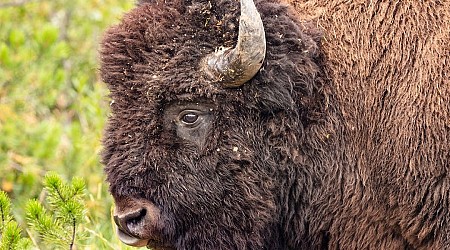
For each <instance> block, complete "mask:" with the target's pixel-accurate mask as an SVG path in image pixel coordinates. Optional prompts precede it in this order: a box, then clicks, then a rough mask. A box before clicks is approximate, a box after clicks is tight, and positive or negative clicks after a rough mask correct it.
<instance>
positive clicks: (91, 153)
mask: <svg viewBox="0 0 450 250" xmlns="http://www.w3.org/2000/svg"><path fill="white" fill-rule="evenodd" d="M8 1H11V2H19V1H18V0H2V3H3V2H8ZM22 2H25V3H23V4H20V5H17V6H9V7H5V5H4V4H0V24H1V25H0V173H2V174H1V175H0V188H1V190H4V191H6V192H7V193H8V195H9V197H11V199H12V203H13V210H12V211H13V213H14V217H15V218H16V220H17V221H18V222H19V224H20V225H21V227H22V228H24V229H25V230H24V231H28V229H26V225H25V224H26V223H25V211H24V208H25V204H26V202H27V201H28V199H30V198H36V199H40V200H42V196H43V193H42V179H43V177H44V175H45V173H46V172H48V171H55V172H57V173H58V174H60V175H61V176H63V177H64V178H65V179H71V178H72V177H74V176H79V177H81V178H83V179H84V180H85V182H86V188H87V201H86V204H87V211H88V212H87V214H86V219H87V223H86V224H85V225H83V226H84V227H85V228H84V229H85V230H86V231H87V232H88V233H89V235H90V236H89V237H88V239H87V240H86V241H85V242H84V243H83V246H78V249H128V248H127V247H125V246H124V245H123V244H122V243H120V242H119V240H118V239H117V237H116V236H115V233H114V230H113V227H112V224H113V223H112V221H111V216H110V214H111V207H112V199H111V197H110V196H109V194H108V192H107V185H106V183H105V181H104V174H103V170H102V166H101V165H100V163H99V152H100V151H101V136H102V132H103V127H104V125H105V121H106V117H107V115H108V107H109V105H108V100H107V94H108V92H107V90H106V88H105V86H104V85H103V84H102V83H101V82H100V80H99V77H98V72H97V68H98V59H97V57H98V53H97V51H98V46H99V41H100V39H101V35H102V33H103V31H104V30H105V29H106V28H107V27H108V26H110V25H112V24H114V23H117V22H118V21H119V20H120V17H121V16H122V15H123V13H124V11H126V10H129V9H130V8H131V7H132V4H133V2H134V1H132V0H71V1H67V0H34V1H33V0H31V1H22ZM42 247H43V246H40V248H42ZM43 249H45V248H43ZM130 249H131V248H130Z"/></svg>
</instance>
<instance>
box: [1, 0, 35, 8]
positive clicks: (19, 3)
mask: <svg viewBox="0 0 450 250" xmlns="http://www.w3.org/2000/svg"><path fill="white" fill-rule="evenodd" d="M31 1H34V0H18V1H14V2H6V3H0V8H8V7H18V6H22V5H25V4H27V3H29V2H31Z"/></svg>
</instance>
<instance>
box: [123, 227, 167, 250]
mask: <svg viewBox="0 0 450 250" xmlns="http://www.w3.org/2000/svg"><path fill="white" fill-rule="evenodd" d="M117 235H118V236H119V239H120V241H122V242H123V243H125V244H127V245H130V246H134V247H144V246H147V248H150V249H153V250H175V247H173V246H172V245H170V244H167V243H164V242H163V241H162V240H161V239H140V238H137V237H135V236H133V235H130V234H129V233H127V232H124V231H122V230H120V229H119V228H117Z"/></svg>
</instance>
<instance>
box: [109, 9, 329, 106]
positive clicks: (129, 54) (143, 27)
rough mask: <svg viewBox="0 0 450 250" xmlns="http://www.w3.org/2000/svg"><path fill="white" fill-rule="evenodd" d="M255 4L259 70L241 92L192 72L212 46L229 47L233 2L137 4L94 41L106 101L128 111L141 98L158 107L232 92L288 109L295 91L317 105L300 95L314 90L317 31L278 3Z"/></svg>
mask: <svg viewBox="0 0 450 250" xmlns="http://www.w3.org/2000/svg"><path fill="white" fill-rule="evenodd" d="M255 3H256V5H257V8H258V10H259V12H260V14H261V17H262V19H263V23H264V28H265V32H266V40H267V52H266V60H265V62H264V65H263V67H262V69H261V70H260V72H259V73H258V74H257V75H256V76H255V77H254V78H253V79H252V80H251V81H250V82H251V84H244V86H243V87H242V90H243V91H242V93H244V94H239V93H241V92H236V91H234V92H233V91H230V90H227V91H226V92H225V90H223V89H222V88H221V87H220V86H218V84H216V83H214V82H211V81H208V79H205V78H204V76H203V73H202V72H201V69H200V68H199V63H200V61H201V60H202V58H203V57H205V56H206V55H208V54H210V53H212V52H214V50H216V49H217V48H219V47H234V46H235V44H236V42H237V36H238V31H239V27H238V26H239V14H240V13H239V12H240V6H239V1H235V0H217V1H207V0H194V1H183V0H178V1H168V2H164V1H151V2H150V1H149V2H146V1H141V2H140V4H139V5H138V6H137V7H136V8H135V9H133V10H132V11H131V12H129V13H128V14H127V15H126V16H125V17H124V18H123V20H122V22H121V23H120V24H119V25H117V26H114V27H112V28H110V29H109V30H108V31H107V33H106V34H105V37H104V39H103V42H102V50H101V70H100V71H101V75H102V78H103V80H104V81H105V82H106V83H107V85H108V87H109V89H110V91H111V96H112V98H113V99H114V100H116V101H117V100H119V99H122V100H123V101H124V103H126V104H125V105H128V106H129V104H130V102H132V101H133V99H139V98H142V97H143V96H145V98H146V99H147V100H151V102H153V103H161V101H162V100H164V101H165V102H168V101H171V100H180V99H181V100H182V99H183V98H184V99H186V100H188V101H192V100H195V99H201V98H204V97H206V98H211V97H214V96H216V95H217V94H218V93H226V95H227V96H229V97H230V98H231V97H232V96H233V95H236V94H237V95H238V96H237V97H236V96H233V98H234V99H233V100H234V101H239V100H238V99H242V101H243V102H244V101H245V102H246V103H252V104H255V105H261V106H268V107H269V109H273V108H274V107H275V108H276V109H279V108H282V109H286V108H289V109H290V108H291V107H293V104H294V102H296V100H295V99H297V100H299V98H298V97H295V96H293V95H295V94H296V93H294V92H293V90H294V88H296V89H297V90H300V91H296V92H299V93H301V94H303V95H304V98H303V99H302V101H303V102H304V103H305V104H306V101H307V100H313V99H317V98H315V97H312V98H308V95H311V94H312V93H313V91H312V90H313V88H316V87H317V86H316V85H317V84H316V83H314V82H316V78H317V76H318V72H319V71H320V69H319V66H318V65H317V63H316V62H315V61H316V59H317V56H318V47H317V40H314V39H320V38H319V37H320V35H319V33H320V32H317V30H314V31H313V29H308V28H306V27H305V26H304V25H301V24H299V23H297V21H296V20H298V19H297V18H296V17H293V14H292V13H291V12H289V10H288V7H287V6H286V5H284V4H281V3H278V2H276V1H274V2H269V3H268V2H260V1H255ZM304 31H308V32H307V33H309V34H306V35H305V34H304ZM310 31H313V32H310ZM294 85H295V86H294ZM318 87H319V88H320V86H318ZM186 94H187V95H186ZM243 99H245V100H243ZM124 108H125V107H124ZM113 112H114V110H113Z"/></svg>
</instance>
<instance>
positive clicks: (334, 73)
mask: <svg viewBox="0 0 450 250" xmlns="http://www.w3.org/2000/svg"><path fill="white" fill-rule="evenodd" d="M449 44H450V1H407V0H399V1H380V0H373V1H344V0H304V1H302V0H290V2H281V1H280V0H270V1H269V0H255V2H252V0H241V1H240V2H238V1H236V0H166V1H163V0H141V1H139V2H138V4H137V6H136V7H135V8H134V9H133V10H131V11H130V12H129V13H127V14H126V15H125V16H124V18H123V19H122V21H121V23H120V24H118V25H116V26H113V27H111V28H110V29H109V30H108V31H107V32H106V33H105V35H104V38H103V41H102V43H101V51H100V59H101V66H100V73H101V77H102V79H103V81H104V82H105V83H106V84H107V86H108V89H109V90H110V98H111V105H110V106H111V108H110V109H111V114H110V116H109V118H108V124H107V127H106V130H105V134H104V139H103V145H104V150H103V153H102V163H103V164H104V165H105V173H106V176H107V182H108V183H109V188H110V192H111V194H112V196H113V198H114V200H115V204H116V207H115V212H114V220H115V222H116V224H117V233H118V235H119V238H120V239H121V240H122V241H123V242H124V243H126V244H129V245H132V246H148V247H150V248H153V249H450V210H449V209H450V178H449V177H450V165H449V164H450V160H449V159H450V108H449V106H450V80H449V79H450V74H449V72H450V71H449V62H450V45H449Z"/></svg>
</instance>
